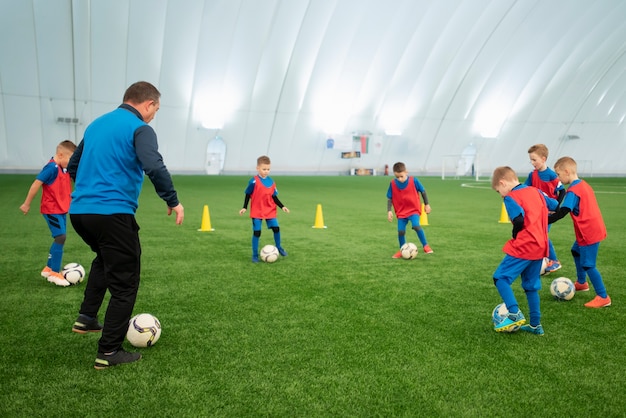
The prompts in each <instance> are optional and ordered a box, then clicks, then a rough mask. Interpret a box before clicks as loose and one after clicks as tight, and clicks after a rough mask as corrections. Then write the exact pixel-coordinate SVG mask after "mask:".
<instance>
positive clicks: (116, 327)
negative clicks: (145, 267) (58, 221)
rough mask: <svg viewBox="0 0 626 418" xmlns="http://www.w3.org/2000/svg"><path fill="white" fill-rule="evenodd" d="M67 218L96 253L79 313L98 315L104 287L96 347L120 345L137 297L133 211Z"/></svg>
mask: <svg viewBox="0 0 626 418" xmlns="http://www.w3.org/2000/svg"><path fill="white" fill-rule="evenodd" d="M70 220H71V222H72V226H73V227H74V230H76V233H77V234H78V235H80V237H81V238H82V239H83V241H85V242H86V243H87V245H89V247H91V249H92V251H93V252H95V253H96V258H94V260H93V261H92V263H91V269H90V270H89V276H88V280H87V286H86V288H85V296H84V298H83V303H82V305H81V307H80V311H79V313H81V314H83V315H87V316H91V317H97V316H98V311H99V310H100V306H101V305H102V301H103V300H104V296H105V294H106V291H107V289H108V290H109V293H110V294H111V298H110V300H109V305H108V307H107V310H106V314H105V317H104V328H103V329H102V336H101V337H100V341H99V342H98V351H99V352H102V353H108V352H111V351H114V350H117V349H118V348H120V347H121V346H122V343H123V342H124V337H125V336H126V331H127V330H128V321H129V320H130V317H131V315H132V313H133V308H134V306H135V300H136V298H137V290H138V289H139V274H140V270H141V245H140V243H139V225H137V221H136V220H135V216H134V215H127V214H117V215H91V214H89V215H76V214H72V215H70Z"/></svg>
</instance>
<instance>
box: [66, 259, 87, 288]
mask: <svg viewBox="0 0 626 418" xmlns="http://www.w3.org/2000/svg"><path fill="white" fill-rule="evenodd" d="M61 274H62V275H63V277H65V280H67V281H68V282H70V284H78V283H80V282H82V281H83V280H84V279H85V269H84V268H83V266H81V265H80V264H78V263H69V264H66V265H65V266H63V270H62V271H61Z"/></svg>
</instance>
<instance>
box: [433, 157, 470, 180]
mask: <svg viewBox="0 0 626 418" xmlns="http://www.w3.org/2000/svg"><path fill="white" fill-rule="evenodd" d="M478 173H479V158H478V154H475V155H464V154H449V155H444V156H442V157H441V180H445V179H446V178H453V179H458V178H461V177H474V178H475V179H476V181H478Z"/></svg>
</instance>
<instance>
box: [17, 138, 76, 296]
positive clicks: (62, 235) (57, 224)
mask: <svg viewBox="0 0 626 418" xmlns="http://www.w3.org/2000/svg"><path fill="white" fill-rule="evenodd" d="M75 149H76V144H74V143H73V142H72V141H62V142H61V143H60V144H59V145H57V149H56V153H55V154H54V157H52V158H51V159H50V161H48V163H47V164H46V165H45V166H44V168H43V169H42V170H41V171H40V172H39V174H38V175H37V178H36V179H35V181H33V184H32V185H31V186H30V189H29V190H28V195H27V196H26V199H25V200H24V203H22V205H21V206H20V210H21V211H22V212H24V215H26V214H27V213H28V211H29V210H30V204H31V202H32V201H33V199H34V198H35V196H36V195H37V192H38V191H39V189H40V188H41V189H43V191H42V192H41V214H42V215H43V217H44V219H45V220H46V223H47V224H48V228H50V232H51V233H52V238H53V239H54V241H53V242H52V245H51V246H50V252H49V253H48V262H47V263H46V266H45V267H44V269H43V270H42V271H41V275H42V276H43V277H45V278H47V279H48V281H49V282H50V283H54V284H56V285H57V286H63V287H66V286H69V285H70V282H68V281H67V280H65V278H64V277H63V275H62V274H61V260H62V259H63V246H64V245H65V239H66V231H67V212H68V211H69V209H70V201H71V193H72V182H71V179H70V175H69V173H68V172H67V164H68V163H69V161H70V157H71V156H72V154H73V153H74V150H75Z"/></svg>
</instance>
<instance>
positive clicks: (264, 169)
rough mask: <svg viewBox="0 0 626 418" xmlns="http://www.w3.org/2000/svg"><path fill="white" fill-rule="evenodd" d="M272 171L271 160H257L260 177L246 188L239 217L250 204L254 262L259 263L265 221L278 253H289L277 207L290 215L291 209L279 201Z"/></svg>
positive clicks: (250, 182) (254, 178)
mask: <svg viewBox="0 0 626 418" xmlns="http://www.w3.org/2000/svg"><path fill="white" fill-rule="evenodd" d="M270 169H271V161H270V158H269V157H267V156H265V155H262V156H260V157H259V158H257V163H256V171H257V173H258V175H256V176H254V177H252V178H251V179H250V181H249V182H248V187H246V191H245V194H246V197H245V200H244V202H243V209H241V210H240V211H239V215H243V214H244V213H246V211H247V210H248V203H250V218H252V262H253V263H258V262H259V240H260V238H261V225H262V223H263V220H265V223H266V224H267V228H268V229H271V230H272V231H273V232H274V242H275V243H276V248H278V252H279V253H280V255H282V256H283V257H286V256H287V251H285V250H284V249H283V247H282V246H281V245H280V228H279V227H278V220H277V219H276V206H278V207H279V208H281V209H282V211H283V212H285V213H289V209H288V208H287V207H286V206H285V205H283V204H282V203H281V201H280V200H279V199H278V190H277V189H276V183H274V180H272V178H271V177H269V174H270Z"/></svg>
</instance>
